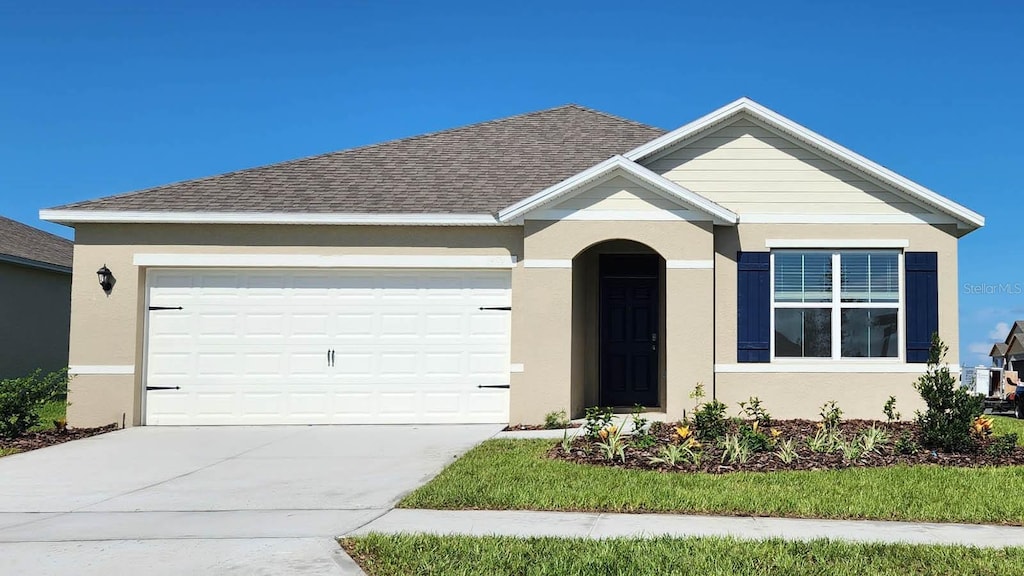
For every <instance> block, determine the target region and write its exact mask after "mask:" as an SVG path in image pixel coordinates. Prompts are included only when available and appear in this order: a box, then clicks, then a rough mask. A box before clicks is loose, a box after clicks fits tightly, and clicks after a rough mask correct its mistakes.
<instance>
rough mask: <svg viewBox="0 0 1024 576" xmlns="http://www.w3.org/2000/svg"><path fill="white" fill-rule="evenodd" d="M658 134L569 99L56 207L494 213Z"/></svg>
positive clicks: (79, 208)
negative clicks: (546, 106) (518, 112)
mask: <svg viewBox="0 0 1024 576" xmlns="http://www.w3.org/2000/svg"><path fill="white" fill-rule="evenodd" d="M664 133H665V131H664V130H661V129H658V128H653V127H651V126H646V125H644V124H640V123H637V122H633V121H631V120H626V119H623V118H619V117H616V116H612V115H609V114H605V113H603V112H598V111H596V110H591V109H589V108H584V107H582V106H577V105H574V104H570V105H566V106H560V107H558V108H551V109H548V110H541V111H539V112H532V113H529V114H522V115H519V116H512V117H509V118H503V119H500V120H492V121H490V122H483V123H480V124H473V125H470V126H465V127H462V128H455V129H451V130H445V131H442V132H435V133H432V134H425V135H422V136H414V137H411V138H404V139H401V140H393V141H390V142H384V143H381V144H375V145H371V146H365V147H361V148H352V149H349V150H342V151H339V152H331V153H328V154H323V155H319V156H312V157H309V158H302V159H299V160H292V161H289V162H283V163H280V164H272V165H269V166H262V167H258V168H250V169H247V170H239V171H237V172H230V173H227V174H222V175H219V176H212V177H208V178H200V179H198V180H188V181H185V182H179V183H176V184H168V185H165V186H158V187H156V188H149V189H146V190H140V191H138V192H130V193H127V194H120V195H117V196H109V197H106V198H100V199H98V200H89V201H84V202H76V203H73V204H67V205H64V206H60V207H59V208H56V209H57V210H96V211H145V212H270V213H297V212H303V213H324V214H328V213H367V214H369V213H377V214H387V213H396V214H421V213H424V214H425V213H435V214H484V213H491V214H493V213H496V212H497V211H498V210H500V209H502V208H504V207H506V206H509V205H510V204H513V203H515V202H517V201H519V200H522V199H523V198H526V197H528V196H530V195H531V194H534V193H536V192H538V191H540V190H543V189H544V188H547V187H548V186H551V185H553V184H556V183H558V182H560V181H562V180H564V179H566V178H568V177H570V176H572V175H574V174H576V173H577V172H580V171H582V170H585V169H587V168H589V167H591V166H593V165H594V164H596V163H598V162H601V161H603V160H606V159H608V158H609V157H611V156H612V155H615V154H622V153H624V152H626V151H628V150H630V149H632V148H634V147H636V146H639V145H640V144H643V143H645V142H648V141H650V140H651V139H653V138H656V137H658V136H660V135H662V134H664Z"/></svg>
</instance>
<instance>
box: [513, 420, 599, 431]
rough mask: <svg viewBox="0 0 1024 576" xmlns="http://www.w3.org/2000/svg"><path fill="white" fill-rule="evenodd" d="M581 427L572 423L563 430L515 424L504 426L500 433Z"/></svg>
mask: <svg viewBox="0 0 1024 576" xmlns="http://www.w3.org/2000/svg"><path fill="white" fill-rule="evenodd" d="M580 426H582V424H580V423H579V422H572V423H570V424H569V425H568V426H566V427H565V428H548V427H547V426H545V425H543V424H516V425H514V426H505V427H504V428H502V429H501V431H502V432H519V431H521V430H564V429H570V430H571V429H573V428H579V427H580Z"/></svg>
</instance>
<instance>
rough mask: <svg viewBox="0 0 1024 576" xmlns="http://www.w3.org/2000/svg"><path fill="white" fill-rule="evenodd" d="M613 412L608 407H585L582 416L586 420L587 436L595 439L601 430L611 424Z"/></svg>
mask: <svg viewBox="0 0 1024 576" xmlns="http://www.w3.org/2000/svg"><path fill="white" fill-rule="evenodd" d="M614 415H615V413H614V412H613V411H612V409H611V408H609V407H601V406H591V407H590V408H587V409H586V410H585V411H584V413H583V416H584V418H585V419H586V421H587V424H586V428H587V436H588V437H589V438H590V439H591V440H596V439H597V435H598V433H599V432H600V431H601V430H604V429H605V428H607V427H609V426H611V424H612V419H613V418H614Z"/></svg>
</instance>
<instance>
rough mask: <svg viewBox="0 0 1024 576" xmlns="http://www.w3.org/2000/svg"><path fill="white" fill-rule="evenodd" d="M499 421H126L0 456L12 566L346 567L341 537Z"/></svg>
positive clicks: (337, 570) (4, 542)
mask: <svg viewBox="0 0 1024 576" xmlns="http://www.w3.org/2000/svg"><path fill="white" fill-rule="evenodd" d="M499 429H500V427H499V426H487V425H460V426H262V427H219V428H216V427H188V428H131V429H128V430H122V431H118V432H113V433H110V434H105V435H102V436H96V437H93V438H88V439H84V440H78V441H75V442H70V443H68V444H63V445H60V446H54V447H51V448H44V449H42V450H36V451H34V452H27V453H25V454H16V455H14V456H8V457H6V458H0V557H2V558H3V564H4V565H5V566H7V568H6V571H9V572H10V573H12V574H54V573H70V574H104V575H109V574H121V573H126V572H132V573H145V574H183V573H194V574H207V573H208V574H343V573H346V572H351V571H352V570H351V569H352V566H351V565H350V564H347V558H346V557H345V556H344V554H341V553H339V550H338V547H337V546H336V544H335V543H334V541H333V537H334V536H337V535H339V534H343V533H345V532H348V531H351V530H354V529H356V528H358V527H359V526H362V525H363V524H365V523H367V522H369V521H371V520H373V519H374V518H376V517H378V516H380V515H381V514H383V513H384V512H386V511H387V510H388V509H390V508H391V507H392V506H393V505H394V504H395V502H397V501H398V500H399V499H400V498H401V497H402V495H404V494H406V493H407V492H409V491H410V490H412V489H414V488H416V487H417V486H419V485H421V484H423V483H424V482H426V481H427V480H428V479H430V478H431V477H432V476H434V475H435V474H437V473H438V472H440V471H441V469H442V468H443V467H444V466H445V465H446V464H447V463H449V462H451V461H452V460H453V459H454V458H455V457H456V456H457V455H459V454H461V453H463V452H465V451H466V450H468V449H469V448H471V447H473V446H474V445H476V444H477V443H479V442H481V441H483V440H484V439H486V438H488V437H490V436H492V435H493V434H494V433H495V432H497V431H498V430H499Z"/></svg>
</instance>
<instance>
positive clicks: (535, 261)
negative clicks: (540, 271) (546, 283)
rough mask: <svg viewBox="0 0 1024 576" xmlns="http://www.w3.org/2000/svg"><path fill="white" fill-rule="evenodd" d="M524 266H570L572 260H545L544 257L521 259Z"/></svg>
mask: <svg viewBox="0 0 1024 576" xmlns="http://www.w3.org/2000/svg"><path fill="white" fill-rule="evenodd" d="M523 267H524V268H572V260H547V259H544V258H527V259H526V260H523Z"/></svg>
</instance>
